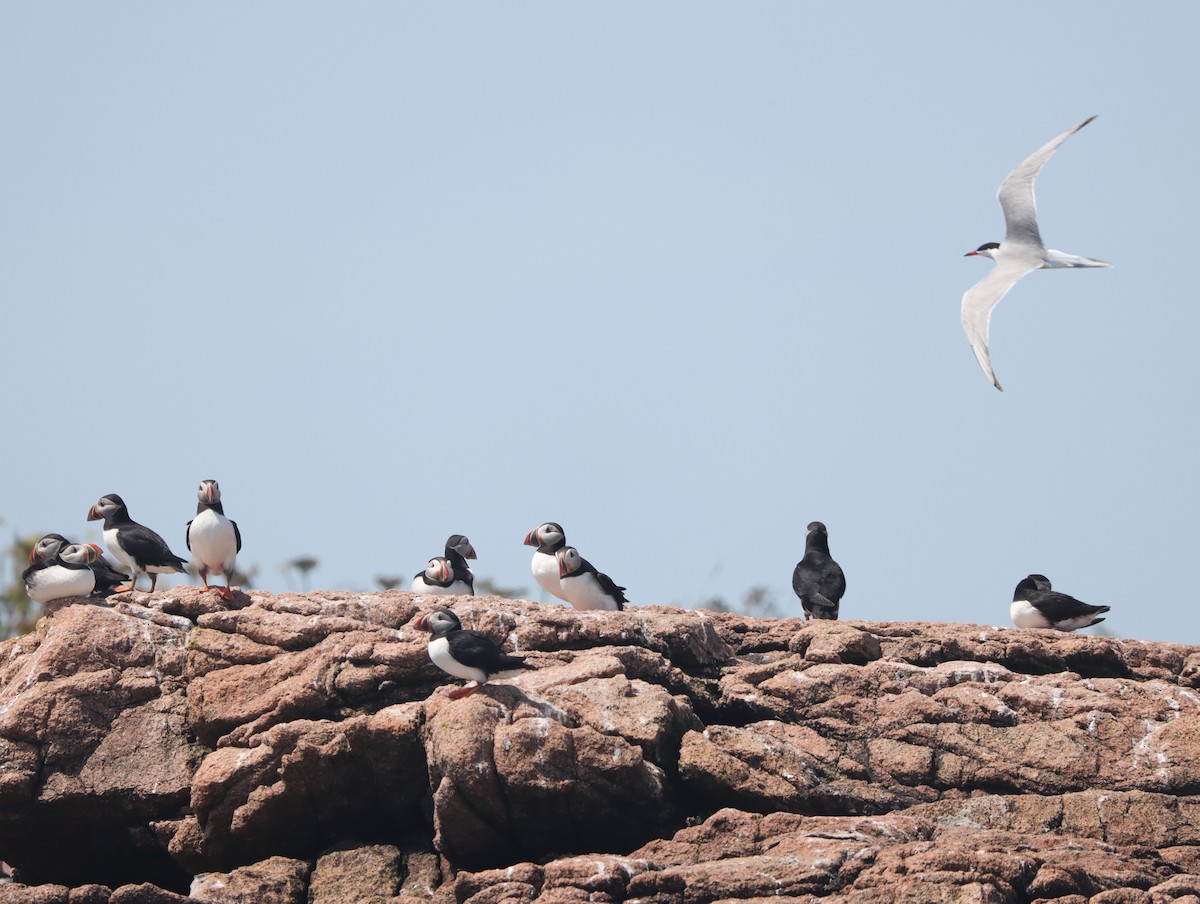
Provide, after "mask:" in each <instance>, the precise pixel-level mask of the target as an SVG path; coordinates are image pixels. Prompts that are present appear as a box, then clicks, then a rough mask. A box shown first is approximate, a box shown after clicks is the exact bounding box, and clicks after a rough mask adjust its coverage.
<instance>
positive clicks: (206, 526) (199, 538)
mask: <svg viewBox="0 0 1200 904" xmlns="http://www.w3.org/2000/svg"><path fill="white" fill-rule="evenodd" d="M188 540H189V541H190V542H191V546H192V558H193V559H194V560H195V562H196V565H197V567H199V568H200V569H201V570H202V571H215V572H219V573H221V574H229V573H230V572H232V571H233V567H234V565H235V564H236V563H237V535H236V534H235V533H234V532H233V523H232V522H231V521H230V520H229V519H228V518H226V517H225V516H224V515H222V514H220V513H219V512H214V511H213V510H212V509H205V510H204V511H202V512H201V513H200V514H199V515H197V516H196V517H195V518H194V519H193V520H192V526H191V527H190V528H189V529H188Z"/></svg>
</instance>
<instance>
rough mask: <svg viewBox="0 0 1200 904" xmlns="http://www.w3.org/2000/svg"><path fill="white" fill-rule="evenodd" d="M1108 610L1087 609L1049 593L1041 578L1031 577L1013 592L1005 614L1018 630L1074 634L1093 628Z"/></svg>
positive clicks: (1065, 597) (1068, 599) (1043, 577)
mask: <svg viewBox="0 0 1200 904" xmlns="http://www.w3.org/2000/svg"><path fill="white" fill-rule="evenodd" d="M1110 608H1111V607H1110V606H1089V605H1088V604H1087V603H1084V602H1080V601H1079V600H1077V599H1075V597H1073V596H1067V595H1066V594H1065V593H1058V592H1057V591H1054V590H1051V589H1050V579H1049V578H1047V577H1046V576H1045V575H1041V574H1031V575H1029V577H1027V578H1024V579H1023V580H1022V581H1021V582H1020V583H1019V584H1017V589H1016V590H1014V591H1013V601H1012V605H1011V606H1009V608H1008V612H1009V615H1010V616H1011V617H1012V620H1013V624H1014V625H1016V626H1017V627H1018V628H1054V629H1055V630H1056V631H1078V630H1079V629H1080V628H1086V627H1088V626H1089V625H1095V624H1098V623H1100V622H1102V621H1104V619H1103V618H1099V617H1098V616H1099V615H1100V614H1101V613H1104V612H1107V611H1108V610H1109V609H1110Z"/></svg>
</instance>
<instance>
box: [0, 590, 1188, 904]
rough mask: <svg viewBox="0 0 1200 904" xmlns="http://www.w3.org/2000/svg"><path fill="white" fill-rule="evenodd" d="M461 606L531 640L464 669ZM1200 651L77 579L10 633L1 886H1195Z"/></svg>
mask: <svg viewBox="0 0 1200 904" xmlns="http://www.w3.org/2000/svg"><path fill="white" fill-rule="evenodd" d="M442 606H447V607H449V608H452V609H453V610H454V611H455V612H456V613H457V614H458V616H459V617H460V619H461V620H462V622H463V625H464V627H467V628H470V629H475V630H479V631H482V632H483V633H485V634H486V635H488V636H489V637H490V638H491V639H492V640H493V641H495V642H496V643H498V644H500V645H502V646H503V647H504V648H505V649H507V650H509V651H511V652H516V653H518V654H519V655H522V656H525V657H526V659H527V661H528V662H529V663H531V664H532V665H534V666H536V668H535V669H534V670H531V671H527V672H524V673H522V674H520V675H519V676H517V677H515V678H510V679H499V680H497V681H494V682H492V683H489V684H487V685H485V686H484V687H483V688H482V689H480V690H479V691H478V692H477V693H474V694H472V695H470V696H466V697H463V698H462V699H450V698H449V697H448V696H447V692H448V690H450V689H451V688H452V687H456V686H461V685H462V684H463V682H460V681H457V680H455V679H452V678H450V677H449V676H447V675H446V674H445V673H444V672H442V671H440V670H439V669H438V668H436V667H435V666H434V665H433V664H432V663H431V662H430V661H429V658H428V656H427V653H426V645H427V643H428V641H429V635H428V634H426V633H424V632H421V631H418V630H416V629H415V627H414V622H415V621H416V619H417V617H418V616H419V615H420V614H421V613H423V612H426V611H428V610H430V609H433V608H439V607H442ZM991 608H993V609H996V610H997V612H998V613H1000V614H1001V615H1003V614H1004V613H1006V611H1007V610H1006V609H1005V607H1004V606H1003V605H1000V606H999V607H996V606H992V607H991ZM1198 666H1200V648H1197V647H1189V646H1183V645H1176V644H1164V643H1149V642H1142V641H1127V640H1119V639H1115V638H1108V637H1088V636H1080V635H1065V634H1058V633H1054V632H1050V631H1021V630H1016V629H1012V628H994V627H985V626H980V625H945V624H925V623H903V622H888V623H867V622H853V621H841V622H809V623H805V622H804V621H802V620H800V619H753V618H746V617H742V616H738V615H733V614H728V613H722V614H716V613H707V612H695V611H688V610H678V609H672V608H667V607H642V608H631V609H630V610H629V611H627V612H576V611H574V610H571V609H568V608H566V607H561V606H556V605H539V604H536V603H530V602H521V601H513V600H504V599H499V598H495V597H463V598H453V597H450V598H447V597H442V598H438V599H432V598H423V597H420V596H415V595H413V594H410V593H402V592H399V591H389V592H387V593H362V594H358V593H345V592H325V593H310V594H305V595H301V594H282V595H278V596H275V595H271V594H268V593H262V592H252V593H250V594H237V595H235V597H234V599H233V600H232V601H229V602H225V601H223V600H222V599H221V598H220V597H219V596H218V595H217V594H216V593H202V592H201V591H199V590H198V589H195V588H175V589H172V590H168V591H164V592H160V593H157V594H154V595H150V594H145V593H126V594H122V595H120V596H116V597H112V598H111V599H110V600H109V601H108V603H107V604H96V603H94V602H86V601H73V600H62V601H58V602H56V603H54V604H51V606H50V607H48V611H47V614H46V618H45V619H44V620H43V622H42V623H41V624H40V625H39V626H38V628H37V630H36V631H34V632H33V633H32V634H29V635H27V636H25V637H21V638H17V639H15V640H12V641H8V642H6V643H5V644H3V645H0V859H2V860H4V861H6V862H7V863H9V864H11V865H12V867H13V868H14V870H15V879H16V883H17V884H14V885H10V886H7V887H5V886H0V900H8V899H9V898H8V897H6V896H11V895H16V894H21V895H24V896H25V897H27V898H28V900H31V901H32V900H38V901H42V900H45V901H59V900H61V901H62V902H68V901H71V902H75V901H96V902H115V904H121V902H122V901H124V902H126V904H129V902H133V901H141V900H146V901H164V902H166V901H185V900H187V899H188V898H189V897H190V899H191V900H194V901H212V902H226V901H234V902H241V901H245V902H268V904H269V902H296V904H301V902H310V901H311V902H317V904H331V902H343V901H345V902H363V901H404V902H409V901H413V902H415V901H430V900H434V899H436V900H437V901H440V902H445V904H450V902H465V901H471V902H475V904H485V902H499V901H505V900H513V901H545V902H550V901H565V900H568V899H570V900H577V901H578V900H594V901H613V902H618V901H624V900H633V899H636V900H639V901H651V902H663V904H666V902H679V904H705V902H709V901H718V900H729V899H749V898H766V897H772V898H779V897H784V898H788V899H791V900H798V901H817V900H821V901H843V900H844V901H901V900H904V901H968V900H969V901H981V902H986V901H997V902H999V901H1014V902H1017V901H1022V902H1023V901H1036V900H1054V899H1063V900H1066V901H1072V902H1075V901H1081V900H1088V899H1089V898H1096V899H1097V900H1099V901H1105V900H1122V901H1124V900H1131V901H1132V900H1138V901H1171V900H1181V901H1184V900H1188V896H1189V895H1196V896H1200V876H1197V875H1194V874H1200V691H1198V690H1197V689H1196V688H1197V684H1200V668H1198ZM21 884H24V885H26V886H34V887H33V888H26V889H24V890H22V889H21V888H20V885H21ZM1117 890H1125V891H1124V892H1118V891H1117ZM1072 896H1074V897H1072ZM1097 896H1099V897H1098V898H1097ZM1138 896H1140V897H1138ZM13 900H17V899H16V898H13Z"/></svg>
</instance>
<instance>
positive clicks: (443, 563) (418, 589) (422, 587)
mask: <svg viewBox="0 0 1200 904" xmlns="http://www.w3.org/2000/svg"><path fill="white" fill-rule="evenodd" d="M412 592H413V593H424V594H425V595H426V596H461V595H464V594H469V590H468V589H467V587H466V585H465V584H463V583H462V581H459V580H456V579H455V577H454V566H453V565H451V564H450V560H449V559H447V558H446V557H445V556H434V557H433V558H432V559H430V560H429V564H428V565H426V566H425V570H424V571H419V572H417V575H416V577H414V578H413V579H412Z"/></svg>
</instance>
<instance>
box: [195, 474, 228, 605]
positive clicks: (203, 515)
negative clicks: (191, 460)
mask: <svg viewBox="0 0 1200 904" xmlns="http://www.w3.org/2000/svg"><path fill="white" fill-rule="evenodd" d="M196 496H197V498H198V499H199V500H200V501H199V502H198V503H197V504H196V517H195V518H193V519H192V520H191V521H189V522H188V523H187V532H186V534H185V535H184V536H185V539H186V542H187V548H188V549H189V550H191V553H192V561H193V562H194V563H195V565H196V570H197V571H198V572H199V573H200V580H201V581H203V582H204V589H205V590H216V591H217V593H219V594H221V596H222V597H223V598H224V599H227V600H231V599H233V586H232V585H233V570H234V567H235V566H236V565H237V554H238V553H239V552H241V551H242V532H241V531H240V530H238V526H237V522H236V521H230V520H229V519H228V518H226V517H225V508H224V507H223V506H222V505H221V488H220V487H219V486H217V482H216V481H215V480H202V481H200V486H199V487H198V488H197V490H196ZM210 571H211V572H214V573H215V574H222V575H224V576H225V586H224V587H209V586H208V573H209V572H210Z"/></svg>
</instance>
